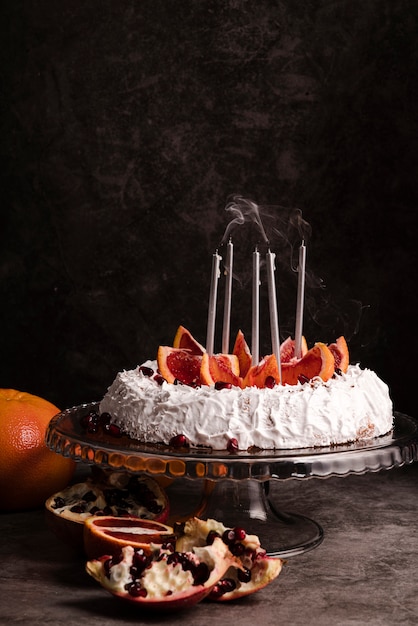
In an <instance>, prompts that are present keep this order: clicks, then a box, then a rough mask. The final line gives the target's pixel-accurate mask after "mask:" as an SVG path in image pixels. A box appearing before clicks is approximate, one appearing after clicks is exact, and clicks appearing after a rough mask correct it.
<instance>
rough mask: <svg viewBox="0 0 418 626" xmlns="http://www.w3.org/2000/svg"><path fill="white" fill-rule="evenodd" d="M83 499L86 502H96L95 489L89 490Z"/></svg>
mask: <svg viewBox="0 0 418 626" xmlns="http://www.w3.org/2000/svg"><path fill="white" fill-rule="evenodd" d="M81 499H82V500H84V502H94V501H95V499H96V494H95V493H94V491H91V490H90V491H87V492H86V493H85V494H84V496H82V498H81Z"/></svg>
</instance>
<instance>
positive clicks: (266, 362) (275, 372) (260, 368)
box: [244, 354, 280, 389]
mask: <svg viewBox="0 0 418 626" xmlns="http://www.w3.org/2000/svg"><path fill="white" fill-rule="evenodd" d="M279 382H280V374H279V367H278V365H277V359H276V357H275V355H274V354H269V355H268V356H266V357H264V359H262V360H261V361H260V363H259V364H258V365H253V366H252V367H250V369H249V370H248V373H247V375H246V377H245V380H244V387H259V388H260V389H264V388H265V387H267V388H271V387H274V385H276V384H278V383H279Z"/></svg>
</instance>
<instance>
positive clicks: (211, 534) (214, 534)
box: [206, 530, 220, 546]
mask: <svg viewBox="0 0 418 626" xmlns="http://www.w3.org/2000/svg"><path fill="white" fill-rule="evenodd" d="M216 537H220V534H219V533H218V532H216V530H210V531H209V532H208V535H207V537H206V545H208V546H211V545H212V544H213V542H214V541H215V539H216Z"/></svg>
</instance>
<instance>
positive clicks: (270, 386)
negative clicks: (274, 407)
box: [264, 376, 276, 389]
mask: <svg viewBox="0 0 418 626" xmlns="http://www.w3.org/2000/svg"><path fill="white" fill-rule="evenodd" d="M264 386H265V387H266V388H267V389H273V387H275V386H276V381H275V379H274V378H273V376H267V378H266V380H265V381H264Z"/></svg>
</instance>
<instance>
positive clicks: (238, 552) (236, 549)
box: [229, 543, 245, 556]
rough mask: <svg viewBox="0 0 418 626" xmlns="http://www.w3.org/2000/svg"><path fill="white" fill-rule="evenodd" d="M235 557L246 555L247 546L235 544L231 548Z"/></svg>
mask: <svg viewBox="0 0 418 626" xmlns="http://www.w3.org/2000/svg"><path fill="white" fill-rule="evenodd" d="M229 549H230V550H231V552H232V554H233V555H234V556H242V555H243V554H245V546H244V545H243V544H242V543H234V544H232V545H231V546H230V548H229Z"/></svg>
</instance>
